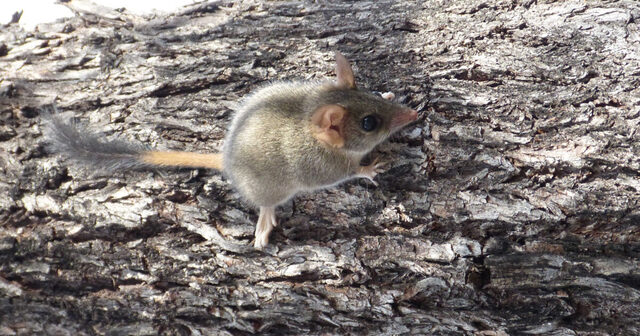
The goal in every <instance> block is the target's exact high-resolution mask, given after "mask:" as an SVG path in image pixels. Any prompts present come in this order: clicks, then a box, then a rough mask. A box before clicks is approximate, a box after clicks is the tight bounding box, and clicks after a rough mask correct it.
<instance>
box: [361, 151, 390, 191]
mask: <svg viewBox="0 0 640 336" xmlns="http://www.w3.org/2000/svg"><path fill="white" fill-rule="evenodd" d="M386 165H387V163H386V162H383V161H380V158H376V159H375V160H373V162H372V163H371V164H370V165H367V166H360V167H358V176H359V177H364V178H366V179H368V180H369V181H371V182H372V183H373V184H374V185H375V186H376V187H377V186H378V182H376V181H374V180H373V179H374V178H375V177H376V176H377V175H378V174H379V173H382V172H384V168H385V166H386Z"/></svg>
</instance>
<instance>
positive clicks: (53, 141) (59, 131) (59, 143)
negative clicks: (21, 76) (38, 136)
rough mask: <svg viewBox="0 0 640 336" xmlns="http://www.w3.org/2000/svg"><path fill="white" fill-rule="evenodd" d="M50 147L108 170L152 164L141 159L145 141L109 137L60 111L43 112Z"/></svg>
mask: <svg viewBox="0 0 640 336" xmlns="http://www.w3.org/2000/svg"><path fill="white" fill-rule="evenodd" d="M43 122H44V135H45V139H46V141H47V142H48V146H47V149H48V150H49V151H50V152H52V153H58V154H61V155H63V156H64V157H66V158H68V159H71V160H74V161H80V162H82V163H85V164H89V165H91V166H92V167H95V168H98V169H99V170H105V171H117V170H121V169H142V168H148V167H151V166H152V165H149V164H146V163H144V162H141V161H139V157H140V154H141V153H143V152H144V151H145V148H144V147H143V146H142V145H135V144H132V143H127V142H125V141H122V140H111V141H107V140H105V139H104V137H103V136H101V135H98V134H96V133H92V132H90V131H88V130H87V129H85V128H82V127H79V126H78V125H77V124H74V123H72V122H71V121H65V120H64V119H63V117H62V116H60V115H58V114H51V113H49V114H44V115H43Z"/></svg>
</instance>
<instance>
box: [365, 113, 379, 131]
mask: <svg viewBox="0 0 640 336" xmlns="http://www.w3.org/2000/svg"><path fill="white" fill-rule="evenodd" d="M377 127H378V119H377V118H376V117H374V116H372V115H368V116H366V117H364V118H362V129H363V130H365V131H367V132H371V131H373V130H375V129H376V128H377Z"/></svg>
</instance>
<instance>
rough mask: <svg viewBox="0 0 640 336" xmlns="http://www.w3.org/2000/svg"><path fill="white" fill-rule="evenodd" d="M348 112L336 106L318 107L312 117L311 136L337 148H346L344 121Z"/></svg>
mask: <svg viewBox="0 0 640 336" xmlns="http://www.w3.org/2000/svg"><path fill="white" fill-rule="evenodd" d="M346 116H347V110H346V109H345V108H344V107H342V106H340V105H335V104H329V105H322V106H320V107H318V108H317V109H316V110H315V111H314V112H313V115H312V116H311V134H312V135H313V137H314V138H316V139H318V140H319V141H320V142H324V143H326V144H327V145H329V146H331V147H335V148H341V147H343V146H344V120H345V117H346Z"/></svg>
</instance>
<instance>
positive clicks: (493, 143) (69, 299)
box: [0, 0, 640, 335]
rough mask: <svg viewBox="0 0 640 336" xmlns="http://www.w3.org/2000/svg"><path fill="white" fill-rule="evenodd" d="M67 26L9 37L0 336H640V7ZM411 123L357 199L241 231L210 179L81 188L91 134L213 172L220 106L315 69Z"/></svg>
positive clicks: (137, 178) (505, 4)
mask: <svg viewBox="0 0 640 336" xmlns="http://www.w3.org/2000/svg"><path fill="white" fill-rule="evenodd" d="M81 4H83V3H82V2H77V1H72V2H71V3H69V4H68V6H70V7H72V8H74V9H75V10H76V13H77V16H76V17H74V18H72V19H68V20H66V21H62V22H58V23H54V24H46V25H40V26H39V28H38V31H34V32H25V31H22V30H21V29H19V28H18V27H17V26H16V25H8V26H5V27H3V28H1V29H0V38H1V40H0V73H1V77H2V78H1V79H0V115H1V117H0V169H1V171H2V178H1V180H0V196H1V197H0V335H44V334H47V335H155V334H167V335H213V334H216V335H217V334H219V335H244V334H252V333H261V334H273V335H275V334H299V335H301V334H308V335H320V334H331V335H333V334H336V335H337V334H370V335H399V334H421V335H507V334H509V335H518V334H545V335H636V334H638V333H640V307H639V305H638V302H639V300H640V270H639V267H638V266H639V264H640V224H639V221H640V212H639V210H638V201H639V200H640V181H639V176H640V160H639V159H638V154H639V153H640V146H639V145H638V139H639V138H640V134H639V133H638V130H639V128H640V126H639V125H640V89H639V87H640V70H639V69H640V32H639V28H640V26H639V25H640V21H639V20H640V3H638V2H637V1H631V0H629V1H531V0H525V1H516V0H513V1H511V0H510V1H480V0H479V1H453V2H448V1H413V2H408V1H361V2H352V1H332V2H326V3H325V2H271V1H270V2H259V1H245V2H241V3H234V2H231V1H227V2H225V1H222V2H216V3H209V4H199V5H196V6H193V7H189V8H186V9H185V10H183V11H181V12H179V13H175V14H171V15H156V16H149V17H137V16H134V15H131V14H128V13H127V12H126V11H110V10H107V9H104V8H99V7H96V6H94V7H83V8H82V9H81V8H80V7H81V6H80V5H81ZM335 50H340V51H341V52H342V53H343V54H345V55H346V56H347V58H350V60H351V61H352V62H353V63H354V64H355V70H356V76H357V79H358V80H359V82H360V83H361V84H362V86H365V87H368V88H370V89H372V90H376V91H382V92H384V91H392V92H394V93H395V94H396V96H397V99H398V100H399V101H401V102H403V103H405V104H407V105H409V106H411V107H413V108H416V109H418V110H419V111H420V112H421V116H422V117H421V119H420V120H419V121H418V122H417V123H416V124H415V125H414V126H411V127H409V128H408V129H406V130H405V131H403V132H401V133H400V134H399V135H397V136H395V137H394V138H393V139H392V140H391V141H390V142H388V143H386V144H384V145H382V146H381V147H380V148H379V150H378V154H379V155H381V156H383V157H384V158H385V159H387V160H388V161H390V162H392V164H391V167H390V169H389V170H388V171H387V172H386V173H384V174H381V175H379V176H378V178H377V179H378V181H379V182H380V186H379V187H377V188H376V187H374V186H373V185H372V184H370V183H368V182H366V181H353V182H349V183H345V184H343V185H341V186H338V187H335V188H331V189H328V190H325V191H320V192H315V193H312V194H304V195H299V196H298V197H296V198H295V199H294V200H293V201H292V202H290V203H289V204H287V205H286V206H284V207H283V208H282V209H280V210H279V218H280V225H279V226H278V228H276V230H275V231H274V232H273V233H272V236H271V243H272V245H271V247H270V248H268V249H267V250H266V251H264V252H258V251H254V250H253V249H252V248H251V247H250V246H251V245H250V240H251V238H252V233H253V228H254V226H253V223H254V222H255V220H256V217H257V216H256V212H255V211H254V210H253V209H251V208H249V207H247V206H246V205H245V204H243V203H242V201H241V200H240V199H239V198H238V196H237V195H236V194H235V193H234V192H233V190H232V189H231V188H230V187H229V186H228V185H227V184H226V181H224V180H223V178H222V177H220V175H219V174H217V173H216V172H212V171H206V170H191V169H185V170H168V171H160V170H157V171H147V172H131V171H121V172H118V173H115V174H104V173H101V172H93V171H87V170H86V169H83V168H82V167H79V166H77V165H73V164H67V163H65V162H61V161H60V160H59V158H57V157H55V156H52V155H49V154H48V153H47V152H46V150H45V145H44V143H43V137H42V127H41V124H40V117H39V113H40V111H41V110H42V109H45V108H47V107H50V106H51V105H55V106H56V107H57V109H58V110H59V112H60V113H69V114H70V115H73V116H75V117H77V118H78V120H80V122H86V123H88V124H90V125H92V127H94V129H95V130H97V131H99V132H103V133H104V134H105V137H124V138H125V139H129V140H131V141H135V142H138V143H144V144H148V145H149V146H151V147H155V148H161V149H176V150H192V151H199V152H215V151H218V150H219V149H220V148H221V141H222V138H223V136H224V133H225V128H226V126H227V125H228V122H229V120H230V116H231V115H232V113H233V112H232V111H233V107H234V105H235V103H236V102H237V101H239V99H240V98H241V97H243V96H245V95H246V94H247V93H249V92H251V91H252V90H253V89H255V88H256V87H258V86H259V85H263V84H265V83H267V82H269V81H272V80H279V79H291V78H297V79H307V78H322V77H326V76H331V75H332V68H331V67H332V55H333V52H334V51H335Z"/></svg>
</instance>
